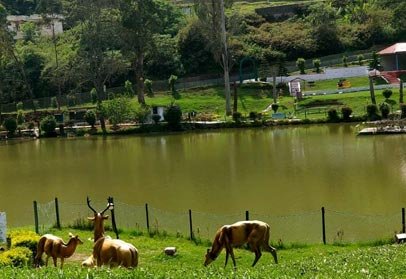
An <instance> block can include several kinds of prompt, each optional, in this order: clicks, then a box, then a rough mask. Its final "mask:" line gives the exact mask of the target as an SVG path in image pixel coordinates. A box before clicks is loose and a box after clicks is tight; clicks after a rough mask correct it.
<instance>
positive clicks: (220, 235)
mask: <svg viewBox="0 0 406 279" xmlns="http://www.w3.org/2000/svg"><path fill="white" fill-rule="evenodd" d="M269 230H270V229H269V225H268V224H267V223H264V222H261V221H241V222H237V223H234V224H232V225H225V226H223V227H221V228H220V229H219V230H218V231H217V233H216V236H215V238H214V241H213V245H212V247H211V250H210V249H207V254H206V260H205V262H204V265H205V266H207V265H209V264H210V263H211V262H212V261H214V260H215V259H216V258H217V257H218V255H219V254H220V252H221V251H222V250H223V248H225V249H226V262H225V265H224V267H226V266H227V261H228V256H229V255H231V259H232V260H233V264H234V268H236V264H235V258H234V252H233V247H236V246H241V245H243V244H246V243H248V245H249V247H250V249H251V251H252V252H254V253H255V260H254V262H253V264H252V266H255V264H256V263H257V262H258V260H259V258H261V256H262V253H261V248H263V249H264V250H265V251H268V252H270V253H271V254H272V256H273V258H274V260H275V263H278V257H277V255H276V249H275V248H273V247H272V246H270V245H269V244H268V242H269Z"/></svg>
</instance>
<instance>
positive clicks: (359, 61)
mask: <svg viewBox="0 0 406 279" xmlns="http://www.w3.org/2000/svg"><path fill="white" fill-rule="evenodd" d="M364 59H365V58H364V55H362V54H359V55H357V60H358V65H360V66H362V65H363V61H364Z"/></svg>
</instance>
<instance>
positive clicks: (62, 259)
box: [61, 257, 65, 268]
mask: <svg viewBox="0 0 406 279" xmlns="http://www.w3.org/2000/svg"><path fill="white" fill-rule="evenodd" d="M64 260H65V259H64V257H62V258H61V268H62V267H63V261H64Z"/></svg>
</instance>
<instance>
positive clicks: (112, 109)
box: [101, 97, 134, 126]
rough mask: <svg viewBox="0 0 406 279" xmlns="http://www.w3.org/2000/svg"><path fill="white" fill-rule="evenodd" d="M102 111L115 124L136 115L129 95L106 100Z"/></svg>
mask: <svg viewBox="0 0 406 279" xmlns="http://www.w3.org/2000/svg"><path fill="white" fill-rule="evenodd" d="M101 112H102V113H103V114H104V115H105V116H106V117H107V118H108V119H109V121H110V123H111V124H112V125H113V126H117V124H119V123H123V122H125V121H126V120H129V119H132V118H133V117H134V110H133V108H132V106H131V103H130V99H129V98H127V97H119V98H114V99H112V100H109V101H104V102H103V106H102V110H101Z"/></svg>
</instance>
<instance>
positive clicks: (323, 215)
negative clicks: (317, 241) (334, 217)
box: [321, 206, 326, 244]
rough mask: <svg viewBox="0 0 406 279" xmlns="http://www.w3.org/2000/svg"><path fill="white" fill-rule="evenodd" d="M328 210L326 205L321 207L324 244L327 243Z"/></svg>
mask: <svg viewBox="0 0 406 279" xmlns="http://www.w3.org/2000/svg"><path fill="white" fill-rule="evenodd" d="M325 215H326V210H325V209H324V206H323V207H322V208H321V225H322V230H323V244H326V216H325Z"/></svg>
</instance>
